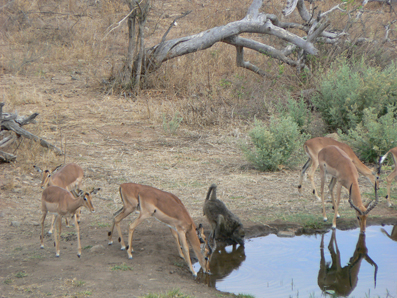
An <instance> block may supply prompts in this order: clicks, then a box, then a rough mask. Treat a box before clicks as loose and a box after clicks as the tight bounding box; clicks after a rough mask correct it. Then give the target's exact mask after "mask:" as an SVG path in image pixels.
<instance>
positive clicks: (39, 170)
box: [33, 166, 43, 173]
mask: <svg viewBox="0 0 397 298" xmlns="http://www.w3.org/2000/svg"><path fill="white" fill-rule="evenodd" d="M33 168H34V169H35V170H36V171H37V172H39V173H43V170H42V169H40V168H39V167H38V166H33Z"/></svg>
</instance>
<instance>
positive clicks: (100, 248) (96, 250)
mask: <svg viewBox="0 0 397 298" xmlns="http://www.w3.org/2000/svg"><path fill="white" fill-rule="evenodd" d="M104 249H105V247H104V246H103V245H102V244H98V245H95V246H93V247H91V249H90V252H93V253H96V252H101V251H102V250H104Z"/></svg>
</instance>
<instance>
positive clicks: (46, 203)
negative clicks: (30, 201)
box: [40, 186, 100, 258]
mask: <svg viewBox="0 0 397 298" xmlns="http://www.w3.org/2000/svg"><path fill="white" fill-rule="evenodd" d="M99 190H100V188H95V189H93V190H92V191H91V192H90V193H88V192H83V191H82V190H80V191H79V193H78V195H77V199H75V198H74V196H73V195H72V193H71V192H69V191H68V190H66V189H64V188H62V187H59V186H48V187H47V188H46V189H45V190H44V191H43V195H42V197H41V211H42V213H43V215H42V217H41V237H40V240H41V248H44V220H45V218H46V216H47V213H48V212H50V213H55V214H56V225H57V228H56V229H55V234H54V237H55V247H56V254H55V256H57V257H59V253H60V249H59V239H60V234H61V223H62V217H63V216H72V215H74V214H75V212H76V210H77V209H78V208H80V207H81V206H85V207H86V208H87V209H88V210H89V211H91V212H95V210H94V206H93V205H92V197H91V194H92V193H97V192H98V191H99ZM74 219H75V226H76V231H77V256H78V257H79V258H80V256H81V243H80V227H79V223H78V222H77V218H76V217H74Z"/></svg>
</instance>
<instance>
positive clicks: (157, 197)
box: [108, 183, 212, 276]
mask: <svg viewBox="0 0 397 298" xmlns="http://www.w3.org/2000/svg"><path fill="white" fill-rule="evenodd" d="M119 192H120V197H121V201H122V202H123V207H122V208H121V209H120V210H118V211H117V212H116V213H115V214H114V219H113V224H112V228H111V230H110V232H109V233H108V236H109V244H112V243H113V241H112V234H113V229H114V226H116V229H117V232H118V234H119V241H120V242H121V245H122V247H121V248H122V249H125V248H126V246H125V243H124V240H123V237H122V233H121V229H120V221H121V220H122V219H123V218H125V217H127V216H128V215H129V214H130V213H132V212H133V211H135V210H136V211H139V216H138V218H136V219H135V221H134V222H133V223H131V224H130V226H129V234H128V246H127V253H128V258H130V259H132V252H133V249H132V239H133V235H134V231H135V228H136V227H137V226H138V225H139V224H140V223H141V222H142V221H143V220H145V219H147V218H149V217H154V218H156V219H157V220H159V221H161V222H163V223H165V224H166V225H167V226H169V227H170V229H171V232H172V235H173V237H174V238H175V241H176V244H177V248H178V252H179V256H180V257H181V258H183V259H184V260H185V261H186V263H187V264H188V266H189V269H190V271H191V272H192V274H193V275H194V276H197V273H196V272H195V271H194V269H193V266H192V262H191V260H190V253H189V245H188V242H187V240H189V242H190V245H191V246H192V248H193V251H194V253H195V254H196V256H197V259H198V261H199V263H200V266H201V268H202V269H203V271H204V272H206V273H207V272H209V257H210V255H211V253H212V251H211V248H210V247H209V245H208V243H207V241H206V239H203V238H202V235H203V228H202V226H200V227H199V229H196V225H195V224H194V222H193V220H192V218H191V217H190V215H189V212H188V211H187V209H186V208H185V206H184V205H183V203H182V202H181V200H180V199H179V198H178V197H177V196H175V195H173V194H172V193H169V192H165V191H162V190H159V189H157V188H154V187H151V186H147V185H142V184H136V183H123V184H121V185H120V188H119ZM181 247H182V249H181Z"/></svg>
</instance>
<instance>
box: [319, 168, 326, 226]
mask: <svg viewBox="0 0 397 298" xmlns="http://www.w3.org/2000/svg"><path fill="white" fill-rule="evenodd" d="M320 173H321V201H322V203H323V219H324V221H327V220H328V219H327V214H326V213H325V202H324V186H325V172H324V170H323V169H322V168H320Z"/></svg>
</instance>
